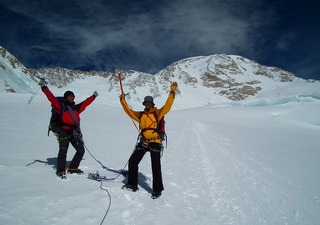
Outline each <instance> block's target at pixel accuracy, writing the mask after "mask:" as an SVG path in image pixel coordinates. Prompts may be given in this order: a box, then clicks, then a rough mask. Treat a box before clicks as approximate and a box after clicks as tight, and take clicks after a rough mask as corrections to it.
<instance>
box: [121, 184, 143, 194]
mask: <svg viewBox="0 0 320 225" xmlns="http://www.w3.org/2000/svg"><path fill="white" fill-rule="evenodd" d="M122 189H124V190H128V191H132V192H136V191H137V190H139V188H138V187H136V186H133V185H131V184H125V185H123V186H122Z"/></svg>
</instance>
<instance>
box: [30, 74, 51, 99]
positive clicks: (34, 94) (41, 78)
mask: <svg viewBox="0 0 320 225" xmlns="http://www.w3.org/2000/svg"><path fill="white" fill-rule="evenodd" d="M37 78H38V79H40V80H44V82H46V81H45V78H43V77H40V76H37ZM46 83H47V82H46ZM40 89H41V87H40V86H39V88H38V90H37V91H36V92H35V93H33V95H32V96H31V97H30V99H29V101H28V105H29V104H30V103H31V102H32V100H33V98H34V96H36V95H37V94H38V92H39V91H40Z"/></svg>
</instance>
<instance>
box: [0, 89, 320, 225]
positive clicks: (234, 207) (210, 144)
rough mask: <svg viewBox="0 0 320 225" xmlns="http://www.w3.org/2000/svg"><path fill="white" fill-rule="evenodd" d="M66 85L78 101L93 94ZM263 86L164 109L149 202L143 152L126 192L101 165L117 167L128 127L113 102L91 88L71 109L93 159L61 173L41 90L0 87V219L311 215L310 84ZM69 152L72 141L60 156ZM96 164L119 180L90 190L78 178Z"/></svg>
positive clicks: (314, 206) (157, 220)
mask: <svg viewBox="0 0 320 225" xmlns="http://www.w3.org/2000/svg"><path fill="white" fill-rule="evenodd" d="M88 87H94V86H92V85H91V86H90V85H88V86H87V89H88ZM68 89H71V90H73V91H74V92H75V93H76V99H75V100H76V102H79V101H81V100H83V99H84V98H85V97H86V96H85V95H86V93H88V94H87V95H88V96H89V95H90V94H91V93H92V92H93V91H94V89H92V92H91V90H90V93H89V92H88V91H87V90H84V89H83V88H79V89H77V87H76V84H72V86H69V87H68ZM89 89H90V88H89ZM318 90H319V89H318ZM53 92H54V93H55V94H57V95H58V94H61V92H62V91H61V90H59V92H58V91H57V89H53ZM80 93H82V95H81V96H79V94H80ZM273 95H274V96H272V95H271V94H269V95H268V96H267V95H265V96H260V98H256V99H254V100H253V99H251V100H250V101H244V102H238V103H226V104H219V105H215V106H207V107H198V108H189V109H181V108H180V109H179V108H178V109H177V108H174V107H173V110H172V111H171V112H170V113H169V114H168V115H167V116H166V121H167V123H166V130H167V135H168V148H167V149H165V151H164V155H163V157H162V172H163V180H164V185H165V190H164V192H163V194H162V196H161V197H160V198H159V199H156V200H153V199H151V198H150V193H151V191H152V189H151V187H152V173H151V168H150V157H149V154H146V155H145V157H144V159H143V160H142V162H141V163H140V167H139V191H138V192H136V193H133V192H128V191H125V190H122V189H121V186H122V185H123V182H124V180H125V177H124V176H122V175H120V176H118V177H117V175H118V174H117V173H114V172H111V171H110V170H107V168H112V169H122V168H123V166H124V165H125V164H126V162H127V160H128V158H129V156H130V154H131V152H132V150H133V148H134V145H135V142H136V137H137V135H138V132H137V130H136V128H135V127H134V126H133V124H132V121H131V120H130V118H129V117H128V116H126V115H125V114H124V112H123V110H122V109H121V108H120V104H119V103H117V102H116V101H115V100H114V99H113V100H112V101H111V102H112V103H113V102H114V105H113V106H112V105H110V104H109V105H107V104H105V103H104V101H106V100H105V99H104V96H103V94H101V93H100V95H99V96H98V98H97V100H96V101H95V102H93V104H92V105H90V106H89V107H88V108H87V109H86V111H84V112H83V113H82V114H81V115H82V117H81V118H82V120H81V127H82V131H83V135H84V141H85V145H86V147H87V149H88V150H89V151H90V152H91V153H92V154H93V155H94V157H95V158H96V159H97V160H98V161H99V162H100V163H98V162H97V161H96V160H95V159H94V158H93V157H92V156H91V155H90V154H89V153H88V152H86V154H85V156H84V159H83V161H82V162H81V165H80V168H81V169H82V170H84V172H85V174H84V175H68V178H67V180H61V179H58V178H57V177H56V175H55V161H56V156H57V148H58V145H57V141H56V138H55V136H54V135H52V133H51V134H50V136H49V137H48V136H47V126H48V121H49V117H50V104H49V102H48V101H47V99H46V98H45V97H44V95H43V94H42V93H41V92H39V93H38V94H37V95H36V96H35V98H34V99H33V101H32V103H31V104H30V105H28V104H27V102H28V100H29V99H30V97H31V96H30V94H7V93H0V105H1V111H0V123H1V135H0V142H1V148H0V153H1V158H0V171H1V178H0V179H1V182H0V199H1V205H0V221H1V224H3V225H9V224H15V225H18V224H19V225H27V224H28V225H30V224H41V225H61V224H66V225H68V224H79V225H85V224H90V225H92V224H125V225H134V224H136V225H150V224H158V225H164V224H166V225H177V224H194V225H197V224H198V225H208V224H217V225H222V224H225V225H231V224H233V225H240V224H255V225H258V224H269V225H275V224H279V225H283V224H290V225H292V224H300V225H306V224H308V225H317V224H320V188H319V187H320V176H319V171H320V163H319V161H320V151H319V137H320V116H319V112H320V101H319V92H316V91H315V90H312V89H308V88H307V89H305V88H302V87H301V86H299V85H297V86H296V88H295V87H294V86H291V87H290V89H285V88H282V89H279V90H276V91H274V92H273ZM115 98H116V97H115ZM179 100H181V99H180V98H179V97H177V99H176V101H179ZM109 103H110V102H109ZM130 103H132V102H130ZM163 103H164V102H163ZM163 103H161V102H157V105H158V106H161V105H162V104H163ZM177 105H179V104H177ZM138 107H139V108H138ZM135 109H142V106H135ZM74 152H75V151H74V149H73V148H72V147H71V146H70V147H69V152H68V162H70V160H71V157H72V156H73V154H74ZM101 164H102V165H104V166H105V167H103V166H102V165H101ZM106 167H107V168H106ZM96 171H99V173H100V175H102V176H106V177H107V178H115V177H117V178H116V179H115V180H113V181H103V182H102V187H101V188H102V189H100V188H99V187H100V183H99V182H97V181H94V180H90V179H88V178H87V176H88V174H89V173H95V172H96ZM103 189H104V190H103ZM106 213H107V214H106Z"/></svg>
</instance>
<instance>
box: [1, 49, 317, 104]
mask: <svg viewBox="0 0 320 225" xmlns="http://www.w3.org/2000/svg"><path fill="white" fill-rule="evenodd" d="M0 53H1V57H0V91H2V92H17V93H30V94H31V93H34V92H35V91H36V90H37V89H38V87H37V81H36V80H37V79H36V77H37V76H40V77H45V78H46V80H47V81H48V83H49V85H50V86H51V87H55V88H57V89H56V90H57V91H59V92H64V91H65V90H66V89H70V88H71V87H75V86H78V85H81V86H83V89H82V90H86V89H88V90H93V89H94V88H95V87H92V86H88V85H86V81H87V80H88V79H92V78H94V79H97V82H99V84H101V83H102V84H105V88H104V89H103V90H100V92H103V94H104V96H106V97H107V98H108V99H112V100H114V99H115V96H118V95H119V89H120V88H119V82H118V75H117V72H118V71H114V72H107V71H90V72H84V71H78V70H70V69H66V68H42V69H39V70H35V69H31V68H25V66H23V65H22V64H21V63H20V62H19V60H18V59H16V58H15V57H14V56H13V55H11V54H10V53H9V52H8V51H6V50H5V49H4V48H2V47H0ZM121 73H122V79H123V85H124V90H125V92H126V93H128V92H129V93H130V95H128V99H130V100H132V101H136V102H138V103H141V102H142V100H143V97H144V96H145V95H153V97H155V98H156V99H157V100H160V101H164V100H165V98H166V96H167V93H168V91H169V86H170V83H171V82H173V81H177V82H178V83H179V91H180V93H179V95H178V96H180V97H182V98H183V99H185V100H186V101H183V102H180V106H179V107H180V108H189V107H196V106H203V105H212V104H218V103H224V102H234V101H240V100H243V99H250V98H255V97H257V96H259V95H263V94H265V93H272V92H274V91H275V90H276V89H279V88H280V89H281V88H284V87H286V88H288V87H290V86H291V85H292V83H294V82H300V83H301V85H302V86H305V85H311V86H314V85H315V84H314V83H317V85H319V82H318V81H313V80H303V79H300V78H297V77H296V76H295V75H294V74H292V73H290V72H287V71H284V70H282V69H280V68H276V67H268V66H263V65H260V64H259V63H257V62H254V61H252V60H249V59H246V58H244V57H241V56H235V55H225V54H218V55H209V56H199V57H191V58H187V59H183V60H180V61H177V62H174V63H172V64H171V65H169V66H167V67H166V68H164V69H163V70H161V71H159V72H158V73H156V74H154V75H152V74H147V73H143V72H138V71H133V70H123V71H121ZM87 84H89V82H88V83H87ZM295 86H296V84H295Z"/></svg>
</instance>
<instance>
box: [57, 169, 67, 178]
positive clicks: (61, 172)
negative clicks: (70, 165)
mask: <svg viewBox="0 0 320 225" xmlns="http://www.w3.org/2000/svg"><path fill="white" fill-rule="evenodd" d="M56 175H57V176H58V177H60V178H61V179H65V178H66V171H64V170H61V171H57V172H56Z"/></svg>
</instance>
